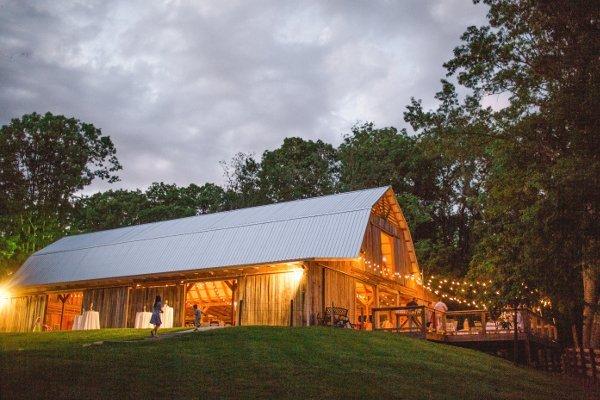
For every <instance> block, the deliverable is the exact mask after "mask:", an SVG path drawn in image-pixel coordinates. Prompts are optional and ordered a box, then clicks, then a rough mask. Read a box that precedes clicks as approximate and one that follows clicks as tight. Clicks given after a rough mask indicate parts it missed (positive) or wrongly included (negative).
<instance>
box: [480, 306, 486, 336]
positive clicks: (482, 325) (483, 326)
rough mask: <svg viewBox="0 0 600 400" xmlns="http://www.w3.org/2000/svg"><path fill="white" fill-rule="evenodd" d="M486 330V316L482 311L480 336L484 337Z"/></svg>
mask: <svg viewBox="0 0 600 400" xmlns="http://www.w3.org/2000/svg"><path fill="white" fill-rule="evenodd" d="M486 328H487V316H486V311H482V312H481V334H482V335H485V332H486Z"/></svg>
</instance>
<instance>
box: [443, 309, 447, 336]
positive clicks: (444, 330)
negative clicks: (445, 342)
mask: <svg viewBox="0 0 600 400" xmlns="http://www.w3.org/2000/svg"><path fill="white" fill-rule="evenodd" d="M442 332H443V333H444V335H445V334H446V333H447V332H446V313H443V314H442Z"/></svg>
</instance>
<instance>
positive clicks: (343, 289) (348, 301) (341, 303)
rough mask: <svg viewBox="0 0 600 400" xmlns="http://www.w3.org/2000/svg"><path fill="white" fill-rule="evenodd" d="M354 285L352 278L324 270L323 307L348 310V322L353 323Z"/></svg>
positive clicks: (327, 269) (354, 307)
mask: <svg viewBox="0 0 600 400" xmlns="http://www.w3.org/2000/svg"><path fill="white" fill-rule="evenodd" d="M355 302H356V284H355V281H354V278H353V277H351V276H348V275H346V274H344V273H341V272H338V271H334V270H331V269H329V268H326V269H325V306H326V307H331V306H332V305H333V306H334V307H343V308H347V309H348V317H349V318H350V321H352V322H355V321H356V319H355V318H354V317H355V315H354V314H355V310H356V303H355Z"/></svg>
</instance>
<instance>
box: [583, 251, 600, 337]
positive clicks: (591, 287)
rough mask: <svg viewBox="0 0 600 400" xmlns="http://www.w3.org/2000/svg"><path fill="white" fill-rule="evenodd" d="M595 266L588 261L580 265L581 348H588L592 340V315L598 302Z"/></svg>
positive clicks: (593, 315)
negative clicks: (581, 303) (581, 280)
mask: <svg viewBox="0 0 600 400" xmlns="http://www.w3.org/2000/svg"><path fill="white" fill-rule="evenodd" d="M596 272H597V268H596V266H595V265H592V264H590V263H587V262H586V263H584V264H583V267H582V276H583V329H582V343H581V344H582V345H583V348H590V347H591V342H592V330H593V327H594V317H595V314H596V307H597V304H598V277H597V274H596Z"/></svg>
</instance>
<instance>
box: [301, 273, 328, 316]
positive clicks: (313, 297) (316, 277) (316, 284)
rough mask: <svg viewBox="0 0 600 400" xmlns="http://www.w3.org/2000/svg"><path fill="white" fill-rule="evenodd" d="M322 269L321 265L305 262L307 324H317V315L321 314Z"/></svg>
mask: <svg viewBox="0 0 600 400" xmlns="http://www.w3.org/2000/svg"><path fill="white" fill-rule="evenodd" d="M323 271H324V267H323V266H321V265H318V264H316V263H307V270H306V300H305V301H306V305H305V306H306V315H307V325H317V317H318V316H319V315H323Z"/></svg>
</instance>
